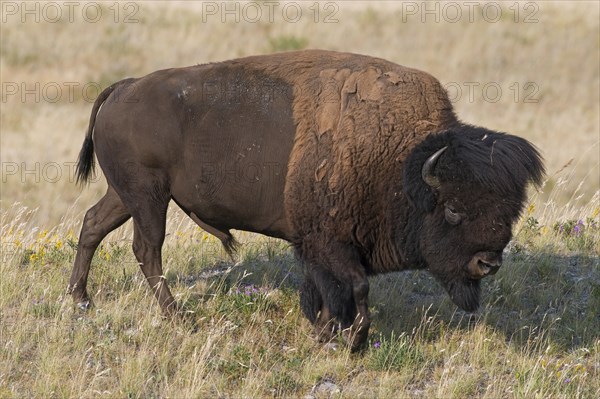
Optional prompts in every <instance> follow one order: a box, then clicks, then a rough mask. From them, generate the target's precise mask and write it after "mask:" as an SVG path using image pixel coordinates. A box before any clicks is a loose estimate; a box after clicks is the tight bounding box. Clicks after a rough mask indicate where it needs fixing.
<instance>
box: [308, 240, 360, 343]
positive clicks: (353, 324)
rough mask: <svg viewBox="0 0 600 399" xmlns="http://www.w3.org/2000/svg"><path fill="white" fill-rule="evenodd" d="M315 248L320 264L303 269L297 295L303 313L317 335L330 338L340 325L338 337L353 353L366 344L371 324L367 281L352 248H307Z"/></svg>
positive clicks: (337, 246)
mask: <svg viewBox="0 0 600 399" xmlns="http://www.w3.org/2000/svg"><path fill="white" fill-rule="evenodd" d="M324 242H325V241H324ZM307 247H308V246H307ZM305 248H306V247H305ZM317 248H318V249H319V254H318V255H319V257H318V259H319V260H320V262H319V264H318V265H317V264H316V263H311V264H309V266H308V267H307V278H306V281H305V284H304V286H303V289H302V292H301V294H302V295H301V304H302V308H303V311H304V313H305V314H306V315H307V317H308V319H309V320H311V321H312V322H313V323H314V324H315V326H316V328H317V333H318V334H320V335H321V336H324V335H323V334H324V333H328V334H330V335H333V334H334V333H336V332H337V328H338V326H340V325H341V328H342V329H343V331H342V337H343V338H344V340H345V341H346V343H347V344H348V345H349V346H350V348H351V349H352V350H356V349H358V348H360V347H361V346H362V345H363V344H364V343H365V342H366V340H367V336H368V332H369V326H370V324H371V321H370V317H369V310H368V295H369V281H368V279H367V276H366V273H365V271H364V267H363V266H362V264H361V262H360V258H359V256H358V254H357V253H356V250H355V249H354V248H352V247H346V246H341V245H338V244H333V246H330V245H327V246H323V247H317V246H315V247H308V249H317ZM318 294H320V296H319V297H317V295H318ZM309 299H310V300H309ZM316 305H320V308H318V307H317V306H316ZM317 309H319V312H318V313H317ZM332 328H333V329H332Z"/></svg>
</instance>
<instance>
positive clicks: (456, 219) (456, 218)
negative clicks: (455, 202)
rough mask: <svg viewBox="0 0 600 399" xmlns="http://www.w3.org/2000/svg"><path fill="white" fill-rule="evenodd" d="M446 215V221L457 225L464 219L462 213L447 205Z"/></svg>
mask: <svg viewBox="0 0 600 399" xmlns="http://www.w3.org/2000/svg"><path fill="white" fill-rule="evenodd" d="M444 216H445V217H446V221H447V222H448V223H450V224H452V225H457V224H459V223H460V220H461V219H462V217H461V215H460V213H458V212H456V211H455V210H454V209H453V208H452V207H451V206H449V205H446V210H445V212H444Z"/></svg>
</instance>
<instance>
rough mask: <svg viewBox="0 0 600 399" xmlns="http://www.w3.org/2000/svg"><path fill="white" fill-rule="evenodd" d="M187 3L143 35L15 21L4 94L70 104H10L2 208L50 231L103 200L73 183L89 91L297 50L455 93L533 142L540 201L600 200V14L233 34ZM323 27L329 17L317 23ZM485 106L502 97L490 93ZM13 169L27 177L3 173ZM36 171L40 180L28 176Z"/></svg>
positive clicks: (154, 9) (541, 11)
mask: <svg viewBox="0 0 600 399" xmlns="http://www.w3.org/2000/svg"><path fill="white" fill-rule="evenodd" d="M191 4H192V5H191V6H190V3H177V4H176V5H170V6H168V5H166V4H160V3H159V4H157V3H154V2H153V3H149V2H148V3H144V2H141V3H138V7H139V8H138V11H137V13H136V14H135V15H134V17H135V18H137V19H138V20H139V21H138V22H137V23H123V19H124V18H125V14H126V13H125V11H131V10H123V9H122V10H121V14H120V15H119V21H121V22H119V23H115V22H114V11H111V10H110V9H108V8H106V7H105V8H104V15H105V16H106V17H104V18H102V19H101V20H100V21H99V22H97V23H88V22H86V21H85V20H83V18H81V16H80V14H75V16H76V17H75V18H74V22H73V23H68V22H61V23H45V22H43V19H42V22H41V23H32V22H26V23H21V20H20V17H19V15H17V16H8V17H7V22H6V23H4V24H3V25H2V39H1V40H2V41H1V44H2V53H1V56H2V57H1V61H0V62H1V64H0V65H1V70H2V82H3V83H4V84H6V83H7V82H9V83H18V84H19V85H20V84H21V83H22V82H24V83H25V84H27V85H28V86H27V87H29V88H32V87H34V84H35V83H36V82H39V84H40V88H41V89H40V91H43V87H44V85H46V84H49V83H53V82H54V83H56V84H58V85H59V86H60V87H61V88H63V96H62V98H61V99H62V101H59V102H57V103H51V102H48V101H45V100H44V95H43V93H42V96H41V99H40V101H39V102H36V101H35V98H34V96H33V95H28V96H26V99H25V100H26V101H24V102H23V101H21V99H20V96H19V95H10V96H8V97H7V99H6V101H3V103H2V110H1V114H0V115H1V122H0V125H1V126H0V129H1V132H2V136H1V140H2V149H1V155H2V162H3V185H2V189H3V190H2V191H3V192H2V207H3V209H6V207H7V206H10V205H11V204H12V203H13V202H15V201H19V202H22V203H23V204H25V205H27V206H29V207H34V208H36V207H37V208H39V212H38V213H37V215H36V218H38V220H39V222H40V223H47V222H49V223H50V224H54V223H56V222H58V221H59V220H60V218H61V216H62V215H63V214H64V213H65V212H66V211H67V210H68V209H69V208H70V207H71V205H72V204H73V203H74V202H75V200H76V199H78V198H80V200H79V201H77V203H76V204H75V206H74V207H73V208H72V211H73V212H75V213H80V212H82V211H84V210H85V209H86V208H87V207H89V206H90V205H91V204H92V203H93V201H94V199H95V198H99V196H100V195H101V192H102V191H103V183H100V184H95V185H93V186H92V188H91V190H86V191H84V192H83V193H81V191H80V190H79V189H78V188H77V187H76V186H75V185H74V184H73V182H72V180H71V179H69V178H67V175H68V172H69V171H70V170H71V163H72V162H74V161H75V159H76V155H77V152H78V151H79V148H80V145H81V144H80V143H81V142H82V140H83V134H84V131H85V127H86V124H87V121H88V118H89V112H90V109H91V103H90V102H86V101H84V100H83V99H82V98H81V97H82V87H83V85H85V84H86V83H90V82H96V83H98V84H100V85H101V86H102V87H105V86H107V85H108V84H110V83H112V82H114V81H116V80H119V79H122V78H124V77H128V76H140V75H144V74H146V73H149V72H151V71H154V70H156V69H160V68H166V67H173V66H185V65H192V64H196V63H204V62H209V61H218V60H223V59H228V58H233V57H239V56H245V55H251V54H257V53H266V52H271V51H274V50H277V49H286V48H290V47H292V48H293V47H294V46H302V45H305V46H306V47H312V48H315V47H316V48H325V49H333V50H343V51H352V52H357V53H365V54H371V55H375V56H379V57H382V58H387V59H390V60H392V61H395V62H398V63H400V64H404V65H408V66H413V67H416V68H420V69H423V70H426V71H428V72H430V73H432V74H433V75H434V76H436V77H438V78H439V79H440V81H442V82H443V83H444V84H446V85H448V87H449V91H450V92H451V94H452V95H453V96H455V95H457V94H458V91H457V87H460V88H461V96H460V98H457V100H456V102H455V105H456V108H457V111H458V114H459V116H460V117H461V118H462V119H463V120H465V121H468V122H471V123H475V124H480V125H483V126H487V127H490V128H493V129H498V130H503V131H508V132H511V133H514V134H518V135H521V136H524V137H526V138H528V139H530V140H531V141H533V142H534V143H535V144H537V145H538V146H539V147H540V149H541V150H542V152H543V154H544V156H545V158H546V160H547V166H548V171H549V172H550V179H549V183H548V185H547V186H546V188H545V190H544V194H543V195H540V200H541V201H545V200H547V199H548V198H549V197H550V196H551V192H552V190H553V188H554V187H555V186H556V184H558V183H559V180H560V179H562V180H563V183H562V185H564V186H565V187H562V188H561V190H559V191H558V192H560V197H559V198H554V200H556V201H555V202H556V203H557V206H562V205H564V204H565V203H567V202H569V201H572V200H573V199H575V198H577V197H579V196H581V198H580V200H579V201H577V204H578V205H580V204H581V203H582V202H581V201H584V202H586V201H588V200H589V199H590V198H591V197H592V195H593V194H594V193H595V192H596V191H597V190H598V189H599V188H600V185H599V184H600V183H599V181H600V172H599V152H600V147H599V132H600V125H599V123H600V122H599V121H600V111H599V104H600V98H599V94H598V93H600V77H599V76H600V73H599V68H598V57H599V48H600V43H599V34H598V32H599V27H598V17H599V12H598V4H597V3H594V2H590V3H582V2H578V3H577V4H569V3H568V2H539V3H535V4H536V5H537V7H538V10H537V11H536V13H535V14H534V17H535V18H536V19H537V20H538V22H536V23H524V22H523V19H524V18H525V16H526V15H528V13H529V12H531V10H529V9H528V10H525V8H524V7H525V3H521V4H520V5H519V10H520V14H519V20H520V21H521V23H518V24H516V23H514V18H515V16H514V11H513V10H510V9H508V8H507V7H508V6H509V5H507V4H505V5H504V6H505V7H504V8H503V10H504V13H503V18H502V19H501V20H500V21H498V22H496V23H490V22H488V21H486V19H484V18H483V17H482V14H481V7H479V8H476V9H475V10H479V12H475V13H474V14H473V15H474V22H472V23H471V22H469V16H468V10H467V9H464V10H463V12H464V17H463V18H461V19H460V21H458V22H457V23H448V22H444V20H443V18H442V19H441V22H440V23H435V21H434V20H433V18H432V16H428V18H429V19H428V20H427V21H426V23H422V22H421V15H420V14H417V15H414V16H413V15H408V14H407V13H406V10H403V8H402V6H401V5H399V4H395V3H393V2H390V3H386V2H383V3H377V4H374V5H373V6H365V5H363V6H359V5H357V4H356V3H353V5H352V6H351V7H350V6H346V5H345V4H344V3H339V4H338V5H339V11H338V12H337V13H336V14H335V18H336V19H337V20H338V22H337V23H323V22H320V23H314V22H313V19H312V16H313V14H310V11H309V10H307V9H305V14H304V15H306V16H307V17H306V18H302V19H301V20H300V21H299V22H298V23H288V22H286V21H285V20H283V18H281V15H280V14H277V13H276V14H274V15H275V18H274V22H273V23H269V22H268V20H267V19H266V16H265V18H263V19H261V20H260V21H259V22H257V23H244V22H240V23H235V21H234V20H233V18H229V19H228V20H227V21H226V22H225V23H223V22H221V17H220V16H219V15H215V16H206V22H202V18H203V17H202V15H201V11H202V4H201V3H199V4H198V3H196V4H195V5H194V3H191ZM336 4H337V3H336ZM322 7H323V6H322ZM448 12H449V11H448ZM443 15H446V14H442V16H443ZM490 15H491V14H490ZM309 17H310V18H309ZM324 18H325V13H324V9H321V14H320V16H319V19H320V20H323V19H324ZM488 20H489V18H488ZM28 21H31V17H30V18H29V20H28ZM242 21H243V20H242ZM404 21H405V22H404ZM290 38H291V39H290ZM294 38H295V39H298V40H297V41H294V40H293V39H294ZM69 82H75V83H79V86H78V88H77V89H75V99H74V100H73V101H69V99H68V92H67V91H68V88H67V85H68V84H69ZM528 82H533V83H534V84H535V85H537V86H536V87H537V89H538V91H537V92H536V93H535V94H534V95H533V96H532V97H531V99H533V100H536V101H537V102H533V103H529V102H524V100H525V96H526V95H531V94H532V93H533V90H534V87H533V86H529V87H527V86H526V85H527V84H528ZM471 83H473V84H478V85H479V86H477V87H476V88H475V91H474V99H473V101H471V100H470V99H469V95H468V94H469V88H468V85H469V84H471ZM490 83H491V84H493V85H494V86H495V85H496V84H497V85H498V86H497V87H500V89H501V90H502V95H501V96H500V97H499V99H498V101H497V102H489V101H485V100H484V99H483V92H482V90H483V87H484V85H486V84H490ZM515 84H516V85H515ZM517 87H518V90H519V98H517V101H515V98H514V97H515V92H516V90H517ZM52 93H53V92H48V96H47V97H50V96H52V95H53V94H52ZM88 94H89V97H91V98H92V99H93V97H95V94H96V92H95V91H94V90H93V88H92V89H91V90H90V92H89V93H88ZM487 94H488V97H490V98H491V99H493V98H495V97H496V92H495V89H494V88H493V87H492V86H488V92H487ZM570 160H573V162H572V163H571V165H570V166H569V167H567V168H566V169H565V170H563V172H562V173H561V174H560V175H558V176H555V175H554V173H555V172H556V171H558V170H560V169H561V167H562V166H563V165H565V164H567V163H568V162H569V161H570ZM22 162H25V165H24V166H23V165H21V163H22ZM52 162H55V163H56V164H58V165H59V166H60V167H61V171H62V177H61V178H60V179H58V181H57V182H50V181H48V180H52V179H53V178H54V176H55V175H54V173H53V169H52V167H48V168H49V169H47V170H45V171H44V167H45V166H46V167H47V165H48V164H49V163H52ZM9 163H10V165H9ZM14 165H16V166H17V167H18V171H17V172H16V173H15V174H8V171H9V170H8V169H7V168H8V167H10V168H12V167H14ZM36 165H39V166H36ZM36 167H38V168H39V171H38V172H37V174H36V172H34V173H31V174H27V173H25V170H35V168H36ZM5 172H6V173H5ZM36 178H38V179H37V181H36ZM580 184H581V187H580V189H579V191H578V193H577V194H576V195H575V198H571V197H572V195H573V193H574V192H575V191H576V189H577V187H578V185H580Z"/></svg>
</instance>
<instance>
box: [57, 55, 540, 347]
mask: <svg viewBox="0 0 600 399" xmlns="http://www.w3.org/2000/svg"><path fill="white" fill-rule="evenodd" d="M94 153H95V154H96V157H97V159H98V162H99V164H100V167H101V168H102V170H103V172H104V175H105V176H106V180H107V182H108V191H107V192H106V195H105V196H104V197H103V198H102V199H101V200H100V201H99V202H98V203H97V204H96V205H94V206H93V207H92V208H90V209H89V210H88V212H87V213H86V215H85V218H84V221H83V226H82V229H81V235H80V238H79V244H78V251H77V256H76V259H75V264H74V267H73V273H72V275H71V279H70V284H69V289H70V291H71V292H72V295H73V298H74V300H75V302H76V303H79V304H84V305H85V304H88V303H89V297H88V293H87V291H86V284H87V278H88V273H89V269H90V262H91V260H92V256H93V254H94V251H95V250H96V248H97V246H98V245H99V243H100V242H101V240H102V239H103V238H104V237H105V236H106V235H107V234H108V233H109V232H110V231H112V230H114V229H116V228H117V227H118V226H120V225H121V224H123V223H124V222H125V221H127V220H128V219H129V218H132V219H133V223H134V239H133V251H134V253H135V256H136V258H137V260H138V261H139V263H140V266H141V269H142V271H143V273H144V275H145V276H146V278H147V280H148V282H149V284H150V286H151V287H152V289H153V291H154V294H155V295H156V297H157V299H158V302H159V303H160V306H161V307H162V309H163V310H164V312H166V313H168V314H171V313H174V312H176V310H177V306H176V303H175V300H174V298H173V296H172V295H171V292H170V291H169V288H168V287H167V284H166V281H165V278H164V276H163V270H162V263H161V262H162V261H161V247H162V244H163V241H164V238H165V221H166V212H167V206H168V204H169V202H170V201H171V200H173V201H174V202H175V203H176V204H177V205H178V206H179V207H180V208H181V209H182V210H183V211H184V212H185V213H186V214H187V215H189V216H190V217H191V218H192V219H193V220H194V221H195V222H196V223H198V224H199V225H200V226H201V227H202V228H203V229H204V230H206V231H207V232H209V233H211V234H213V235H215V236H216V237H218V238H219V239H220V240H221V241H222V242H223V244H224V246H225V248H226V249H227V251H229V252H231V251H233V250H234V249H235V244H236V241H235V239H234V238H233V236H232V235H231V233H230V229H239V230H246V231H252V232H256V233H260V234H265V235H268V236H272V237H277V238H281V239H283V240H287V241H289V242H290V243H291V244H292V245H293V246H294V248H295V250H296V253H297V255H298V257H299V259H300V260H301V261H302V264H303V267H304V271H305V281H304V283H303V285H302V287H301V289H300V300H301V307H302V310H303V312H304V314H305V315H306V317H307V318H308V319H309V320H310V321H311V322H312V323H313V324H314V325H315V327H316V330H317V333H318V335H319V336H320V337H321V338H322V339H330V338H332V337H334V336H335V335H336V334H338V333H340V332H341V333H342V336H343V337H344V339H345V340H346V341H347V342H348V344H349V345H350V346H351V348H352V349H356V348H359V347H360V346H361V345H363V344H364V343H365V342H366V339H367V333H368V329H369V325H370V317H369V310H368V294H369V280H368V276H370V275H374V274H378V273H386V272H392V271H399V270H406V269H426V270H428V271H429V272H430V273H432V274H433V276H435V278H436V279H437V280H438V281H439V282H440V284H441V285H442V286H443V287H444V288H445V289H446V290H447V292H448V293H449V295H450V297H451V298H452V300H453V301H454V303H456V304H457V305H458V306H459V307H461V308H462V309H464V310H467V311H474V310H476V309H477V307H478V306H479V291H480V284H479V282H480V279H481V278H483V277H485V276H487V275H491V274H494V273H496V272H497V270H498V268H499V267H500V264H501V261H502V251H503V249H504V248H505V246H506V245H507V243H508V242H509V240H510V239H511V228H512V226H513V224H514V223H515V221H516V220H517V218H518V217H519V214H520V212H521V210H522V208H523V204H524V202H525V200H526V188H527V186H528V184H529V183H534V184H540V182H541V179H542V176H543V174H544V167H543V164H542V160H541V157H540V154H539V153H538V151H537V150H536V148H535V147H534V146H533V145H531V144H530V143H529V142H527V141H526V140H524V139H522V138H519V137H516V136H512V135H508V134H505V133H499V132H495V131H491V130H488V129H484V128H481V127H475V126H471V125H467V124H464V123H462V122H460V121H459V120H458V119H457V117H456V116H455V114H454V112H453V108H452V105H451V103H450V101H449V99H448V96H447V94H446V92H445V90H444V88H443V87H442V86H441V84H440V83H439V82H438V81H437V80H436V79H435V78H433V77H432V76H430V75H429V74H427V73H424V72H421V71H418V70H414V69H410V68H406V67H403V66H400V65H397V64H394V63H391V62H388V61H385V60H382V59H379V58H373V57H368V56H362V55H355V54H347V53H337V52H330V51H316V50H311V51H299V52H288V53H280V54H273V55H267V56H256V57H248V58H242V59H237V60H232V61H226V62H221V63H213V64H207V65H197V66H192V67H188V68H176V69H167V70H161V71H157V72H154V73H151V74H149V75H147V76H144V77H142V78H137V79H126V80H122V81H120V82H117V83H115V84H113V85H112V86H110V87H108V88H107V89H106V90H104V91H103V92H102V93H101V94H100V96H99V97H98V99H97V100H96V102H95V104H94V107H93V109H92V114H91V118H90V124H89V128H88V131H87V135H86V137H85V140H84V143H83V148H82V149H81V152H80V155H79V160H78V164H77V178H78V181H79V182H86V181H88V180H89V178H90V176H91V174H92V172H93V169H94Z"/></svg>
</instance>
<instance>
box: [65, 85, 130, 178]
mask: <svg viewBox="0 0 600 399" xmlns="http://www.w3.org/2000/svg"><path fill="white" fill-rule="evenodd" d="M133 80H134V79H125V80H121V81H119V82H117V83H114V84H112V85H110V86H109V87H107V88H106V89H104V90H103V91H102V93H100V95H99V96H98V98H97V99H96V101H95V102H94V107H93V108H92V114H91V115H90V124H89V126H88V130H87V134H86V135H85V139H84V140H83V146H82V147H81V151H79V157H78V158H77V169H76V175H77V184H81V185H83V184H85V183H87V182H88V181H89V179H90V177H91V176H92V174H93V172H94V167H95V165H96V161H95V159H94V141H93V139H92V134H93V133H94V125H95V124H96V115H97V114H98V110H99V109H100V107H101V106H102V104H103V103H104V101H106V99H107V98H108V96H110V94H111V93H112V92H113V91H114V90H115V89H116V88H117V87H118V86H120V85H122V84H123V83H129V82H131V81H133Z"/></svg>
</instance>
